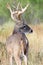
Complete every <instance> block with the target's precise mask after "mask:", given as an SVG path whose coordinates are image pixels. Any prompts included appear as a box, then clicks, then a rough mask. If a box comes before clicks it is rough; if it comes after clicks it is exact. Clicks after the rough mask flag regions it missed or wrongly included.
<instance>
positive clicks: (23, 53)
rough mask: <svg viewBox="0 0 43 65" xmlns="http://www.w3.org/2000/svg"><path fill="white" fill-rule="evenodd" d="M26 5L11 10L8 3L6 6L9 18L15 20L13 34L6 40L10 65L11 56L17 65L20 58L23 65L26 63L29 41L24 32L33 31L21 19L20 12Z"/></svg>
mask: <svg viewBox="0 0 43 65" xmlns="http://www.w3.org/2000/svg"><path fill="white" fill-rule="evenodd" d="M27 7H28V5H27V6H26V7H25V8H24V9H23V8H22V9H21V10H18V7H17V10H16V11H12V9H11V7H10V5H9V4H7V8H8V9H9V10H10V13H11V18H12V19H13V20H15V21H16V25H15V28H14V31H13V34H12V35H11V36H10V37H9V38H8V39H7V41H6V48H7V53H8V55H9V60H10V65H12V57H14V59H15V62H16V64H17V65H21V61H22V58H23V59H24V62H25V65H27V54H28V47H29V42H28V39H27V37H26V35H25V32H29V33H31V32H33V30H32V29H31V28H30V27H29V26H28V25H27V24H25V23H24V22H23V21H22V19H21V14H22V13H24V11H25V10H26V9H27Z"/></svg>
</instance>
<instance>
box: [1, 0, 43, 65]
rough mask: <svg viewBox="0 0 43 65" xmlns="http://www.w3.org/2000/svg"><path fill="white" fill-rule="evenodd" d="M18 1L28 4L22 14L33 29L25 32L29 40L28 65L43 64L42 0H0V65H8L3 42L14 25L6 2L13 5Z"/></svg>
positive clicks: (24, 4)
mask: <svg viewBox="0 0 43 65" xmlns="http://www.w3.org/2000/svg"><path fill="white" fill-rule="evenodd" d="M18 2H20V3H21V5H22V7H25V6H26V5H27V4H28V3H29V4H30V6H29V7H28V8H27V10H26V11H25V12H24V14H23V17H24V20H26V22H27V23H28V25H29V26H30V27H31V28H32V29H33V33H32V34H30V33H29V34H26V36H27V38H28V40H29V54H28V65H43V0H0V65H8V62H7V59H6V55H7V54H6V46H5V42H6V39H7V38H8V37H9V36H10V35H11V34H12V32H13V29H14V25H15V22H14V21H13V20H12V19H11V15H10V11H9V10H8V9H7V7H6V4H7V3H9V4H10V6H11V7H13V5H15V6H17V4H18ZM13 61H14V59H13ZM13 63H14V62H13ZM13 65H15V63H14V64H13Z"/></svg>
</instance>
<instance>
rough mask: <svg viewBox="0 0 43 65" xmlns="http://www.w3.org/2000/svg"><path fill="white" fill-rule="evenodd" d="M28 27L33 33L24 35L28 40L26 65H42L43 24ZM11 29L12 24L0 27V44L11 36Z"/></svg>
mask: <svg viewBox="0 0 43 65" xmlns="http://www.w3.org/2000/svg"><path fill="white" fill-rule="evenodd" d="M30 26H31V28H32V29H33V33H32V34H26V36H27V38H28V40H29V55H28V64H29V65H43V24H37V25H30ZM13 28H14V23H13V22H9V23H6V24H4V25H3V26H2V27H1V26H0V42H6V39H7V38H8V37H9V36H10V35H11V34H12V31H13ZM0 57H1V56H0Z"/></svg>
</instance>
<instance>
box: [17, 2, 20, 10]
mask: <svg viewBox="0 0 43 65" xmlns="http://www.w3.org/2000/svg"><path fill="white" fill-rule="evenodd" d="M19 5H20V2H19V3H18V5H17V10H18V8H19Z"/></svg>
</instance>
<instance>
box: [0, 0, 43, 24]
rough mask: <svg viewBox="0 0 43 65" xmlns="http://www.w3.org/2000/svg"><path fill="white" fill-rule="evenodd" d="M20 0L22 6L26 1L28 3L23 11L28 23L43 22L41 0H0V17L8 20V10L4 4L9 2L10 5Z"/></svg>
mask: <svg viewBox="0 0 43 65" xmlns="http://www.w3.org/2000/svg"><path fill="white" fill-rule="evenodd" d="M18 2H20V3H21V4H22V6H23V7H25V5H26V4H27V3H29V4H30V6H29V7H28V9H27V11H26V12H25V13H24V18H26V21H27V22H30V23H35V24H36V23H39V22H43V0H0V18H3V17H4V18H5V19H6V21H7V20H9V18H11V17H10V12H9V10H8V9H7V8H6V4H7V3H9V4H10V5H11V6H12V5H13V4H15V5H16V4H17V3H18ZM16 6H17V5H16Z"/></svg>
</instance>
